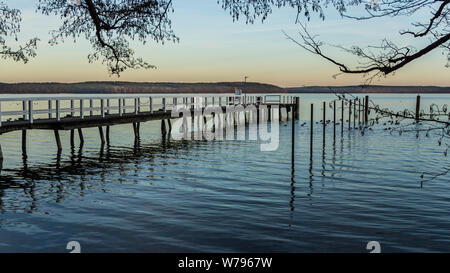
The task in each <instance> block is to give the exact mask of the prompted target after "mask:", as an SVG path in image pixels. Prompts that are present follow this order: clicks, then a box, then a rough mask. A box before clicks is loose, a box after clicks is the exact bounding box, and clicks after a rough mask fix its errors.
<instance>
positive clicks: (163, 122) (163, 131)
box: [161, 119, 167, 136]
mask: <svg viewBox="0 0 450 273" xmlns="http://www.w3.org/2000/svg"><path fill="white" fill-rule="evenodd" d="M161 133H162V135H163V136H165V135H167V130H166V121H165V120H164V119H162V120H161Z"/></svg>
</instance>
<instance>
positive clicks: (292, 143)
mask: <svg viewBox="0 0 450 273" xmlns="http://www.w3.org/2000/svg"><path fill="white" fill-rule="evenodd" d="M294 107H295V106H292V115H293V116H292V141H291V145H292V151H291V153H292V155H291V156H292V158H291V164H292V171H294V164H295V117H294V112H295V110H294Z"/></svg>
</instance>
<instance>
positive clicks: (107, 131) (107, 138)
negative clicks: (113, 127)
mask: <svg viewBox="0 0 450 273" xmlns="http://www.w3.org/2000/svg"><path fill="white" fill-rule="evenodd" d="M106 142H107V143H109V125H107V126H106Z"/></svg>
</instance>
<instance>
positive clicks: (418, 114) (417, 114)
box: [416, 95, 420, 122]
mask: <svg viewBox="0 0 450 273" xmlns="http://www.w3.org/2000/svg"><path fill="white" fill-rule="evenodd" d="M419 119H420V95H418V96H417V98H416V122H419Z"/></svg>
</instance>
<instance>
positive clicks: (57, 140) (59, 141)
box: [53, 130, 62, 152]
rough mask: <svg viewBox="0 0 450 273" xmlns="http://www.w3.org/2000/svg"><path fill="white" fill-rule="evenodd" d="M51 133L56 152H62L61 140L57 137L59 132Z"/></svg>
mask: <svg viewBox="0 0 450 273" xmlns="http://www.w3.org/2000/svg"><path fill="white" fill-rule="evenodd" d="M53 132H54V133H55V140H56V146H57V147H58V152H59V151H61V150H62V146H61V138H60V137H59V131H58V130H53Z"/></svg>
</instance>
